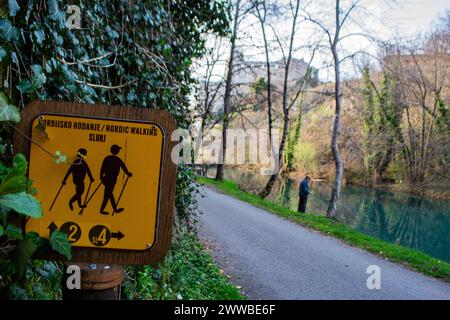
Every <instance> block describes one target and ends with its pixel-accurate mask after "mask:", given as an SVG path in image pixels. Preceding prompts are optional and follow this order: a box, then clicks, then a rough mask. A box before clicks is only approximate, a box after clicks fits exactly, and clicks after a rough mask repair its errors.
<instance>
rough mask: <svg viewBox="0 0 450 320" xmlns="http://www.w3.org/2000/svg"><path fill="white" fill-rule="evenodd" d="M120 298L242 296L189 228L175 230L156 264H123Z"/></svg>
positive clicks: (202, 298) (196, 298)
mask: <svg viewBox="0 0 450 320" xmlns="http://www.w3.org/2000/svg"><path fill="white" fill-rule="evenodd" d="M126 274H127V277H126V281H125V282H124V284H123V291H122V294H123V297H122V298H124V299H130V300H132V299H133V300H134V299H139V300H142V299H145V300H181V299H183V300H191V299H192V300H242V299H245V298H244V296H242V295H241V294H240V292H239V290H238V289H237V288H236V287H235V286H234V285H232V284H231V283H230V282H229V281H228V279H227V278H226V276H225V275H223V274H222V273H221V271H220V269H219V268H218V267H217V266H216V265H215V264H214V262H213V260H212V257H211V255H210V254H209V253H207V252H205V251H204V248H203V245H202V244H201V243H200V241H199V240H198V238H197V236H196V235H195V234H193V233H192V232H187V231H181V232H178V233H177V234H176V235H175V236H174V238H173V240H172V245H171V248H170V250H169V253H168V254H167V256H166V258H165V259H164V261H163V262H162V263H160V265H159V266H158V268H154V267H151V266H134V267H127V268H126Z"/></svg>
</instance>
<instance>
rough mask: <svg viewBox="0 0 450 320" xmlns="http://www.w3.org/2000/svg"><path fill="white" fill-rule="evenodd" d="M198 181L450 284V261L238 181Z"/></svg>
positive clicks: (198, 179) (201, 178)
mask: <svg viewBox="0 0 450 320" xmlns="http://www.w3.org/2000/svg"><path fill="white" fill-rule="evenodd" d="M197 181H198V182H199V183H202V184H207V185H211V186H214V187H216V188H217V189H218V190H220V191H222V192H224V193H226V194H228V195H231V196H233V197H235V198H237V199H239V200H242V201H245V202H248V203H250V204H252V205H254V206H257V207H259V208H262V209H265V210H267V211H270V212H272V213H274V214H276V215H278V216H281V217H283V218H287V219H289V220H292V221H295V222H297V223H299V224H301V225H303V226H305V227H308V228H311V229H314V230H317V231H320V232H322V233H324V234H327V235H331V236H333V237H336V238H338V239H341V240H343V241H344V242H346V243H348V244H350V245H353V246H355V247H359V248H362V249H364V250H367V251H369V252H372V253H374V254H376V255H378V256H381V257H383V258H385V259H388V260H390V261H392V262H396V263H400V264H403V265H405V266H407V267H408V268H410V269H413V270H416V271H419V272H421V273H424V274H426V275H430V276H433V277H435V278H439V279H442V280H444V281H446V282H449V283H450V264H449V263H447V262H445V261H441V260H438V259H436V258H433V257H430V256H428V255H426V254H425V253H422V252H420V251H417V250H414V249H410V248H406V247H403V246H400V245H397V244H393V243H388V242H385V241H383V240H380V239H377V238H375V237H372V236H369V235H366V234H364V233H361V232H358V231H356V230H353V229H351V228H350V227H348V226H347V225H345V224H342V223H338V222H335V221H333V220H330V219H327V218H325V217H323V216H316V215H312V214H300V213H298V212H296V211H293V210H291V209H288V208H285V207H282V206H280V205H277V204H275V203H273V202H271V201H269V200H266V199H261V198H260V197H259V196H257V195H254V194H251V193H248V192H245V191H242V190H240V189H239V188H238V187H237V185H236V183H234V182H232V181H227V180H224V181H223V182H219V181H216V180H214V179H209V178H204V177H197Z"/></svg>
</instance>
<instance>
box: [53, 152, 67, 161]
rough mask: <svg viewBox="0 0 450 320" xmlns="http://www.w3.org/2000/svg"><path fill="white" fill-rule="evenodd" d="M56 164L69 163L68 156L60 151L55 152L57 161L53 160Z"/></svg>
mask: <svg viewBox="0 0 450 320" xmlns="http://www.w3.org/2000/svg"><path fill="white" fill-rule="evenodd" d="M53 162H54V163H56V164H61V163H67V156H66V155H65V154H64V153H62V152H61V151H59V150H56V151H55V160H53Z"/></svg>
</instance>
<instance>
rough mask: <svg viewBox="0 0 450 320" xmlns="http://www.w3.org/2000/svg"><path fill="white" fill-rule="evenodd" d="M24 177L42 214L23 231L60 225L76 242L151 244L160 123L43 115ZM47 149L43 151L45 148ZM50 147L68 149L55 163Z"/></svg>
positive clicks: (34, 129)
mask: <svg viewBox="0 0 450 320" xmlns="http://www.w3.org/2000/svg"><path fill="white" fill-rule="evenodd" d="M31 137H32V139H33V141H36V142H38V144H39V145H40V146H42V148H41V147H39V145H36V144H34V143H33V144H31V149H30V160H29V178H30V179H32V180H33V181H34V186H35V187H36V189H37V190H38V191H39V193H38V194H37V198H38V199H39V200H40V201H41V202H42V206H43V210H44V216H43V218H41V219H30V220H29V221H28V222H27V224H26V230H27V232H28V231H36V232H38V233H39V234H40V235H41V236H43V237H49V236H50V234H51V232H53V230H56V229H59V230H61V231H63V232H66V233H67V234H68V238H69V241H70V242H71V243H72V245H73V246H78V247H97V248H110V249H128V250H145V249H148V248H150V247H151V246H152V245H153V244H154V242H155V236H156V226H157V213H158V199H159V188H160V175H161V162H162V154H163V146H164V134H163V132H162V129H161V128H160V127H159V126H158V125H156V124H153V123H146V122H137V121H131V120H110V119H101V118H89V117H76V116H61V115H40V116H39V117H37V118H35V119H34V121H33V126H32V135H31ZM43 149H45V150H43ZM46 150H47V151H52V152H55V151H60V152H61V153H62V154H65V155H67V157H68V159H67V163H66V164H64V163H62V164H57V163H55V159H54V158H52V157H51V156H50V155H49V154H48V153H47V152H46Z"/></svg>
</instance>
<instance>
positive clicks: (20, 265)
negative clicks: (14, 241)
mask: <svg viewBox="0 0 450 320" xmlns="http://www.w3.org/2000/svg"><path fill="white" fill-rule="evenodd" d="M36 239H37V237H36V233H35V232H28V233H27V234H25V237H24V239H23V240H21V241H19V245H18V247H17V252H16V254H15V259H14V262H15V265H16V278H17V279H18V280H20V279H22V278H23V276H24V274H25V269H26V265H27V262H28V260H30V258H31V256H32V255H33V253H34V252H35V251H36V249H37V248H38V245H37V243H36Z"/></svg>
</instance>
